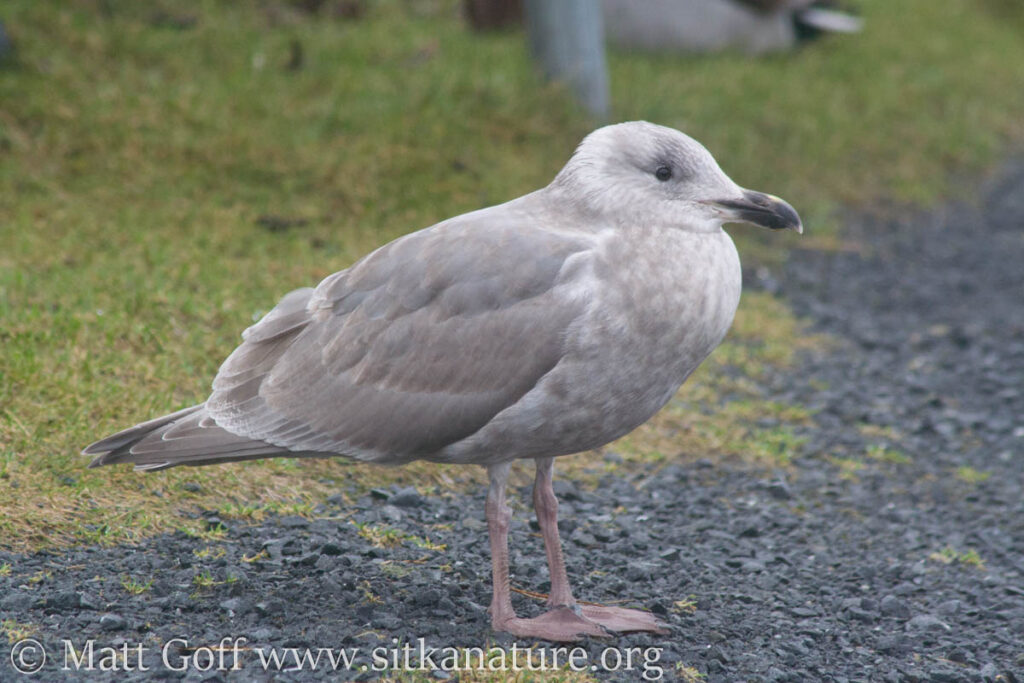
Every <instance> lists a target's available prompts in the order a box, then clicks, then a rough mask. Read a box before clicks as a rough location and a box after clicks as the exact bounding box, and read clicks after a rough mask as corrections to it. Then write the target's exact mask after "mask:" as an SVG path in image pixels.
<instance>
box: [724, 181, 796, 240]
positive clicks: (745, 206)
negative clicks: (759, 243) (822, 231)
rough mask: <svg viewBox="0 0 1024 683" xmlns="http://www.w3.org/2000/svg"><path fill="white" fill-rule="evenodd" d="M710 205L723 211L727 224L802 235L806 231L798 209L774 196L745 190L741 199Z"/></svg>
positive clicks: (725, 200) (726, 200)
mask: <svg viewBox="0 0 1024 683" xmlns="http://www.w3.org/2000/svg"><path fill="white" fill-rule="evenodd" d="M708 204H711V205H713V206H716V207H718V208H720V209H722V210H723V211H722V217H723V218H725V221H726V222H732V221H737V222H742V223H753V224H754V225H760V226H762V227H765V228H771V229H772V230H782V229H784V228H789V229H790V230H796V231H797V232H798V233H801V234H803V231H804V226H803V224H802V223H801V222H800V216H799V215H797V212H796V209H794V208H793V207H792V206H790V205H789V204H787V203H786V202H785V201H783V200H781V199H779V198H778V197H776V196H774V195H770V194H764V193H763V192H754V191H753V190H743V195H742V197H741V198H740V199H719V200H715V201H711V202H708Z"/></svg>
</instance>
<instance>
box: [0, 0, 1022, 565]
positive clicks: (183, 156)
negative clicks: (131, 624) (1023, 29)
mask: <svg viewBox="0 0 1024 683" xmlns="http://www.w3.org/2000/svg"><path fill="white" fill-rule="evenodd" d="M458 4H459V3H458V2H456V0H442V1H441V2H437V3H430V4H429V6H428V5H424V6H423V7H421V8H420V9H418V10H416V11H413V10H411V9H410V8H409V6H408V4H407V3H402V2H398V1H397V0H381V1H380V2H375V3H372V6H371V8H370V10H369V12H368V13H367V15H366V16H365V17H364V18H363V19H361V20H359V21H355V22H343V21H334V20H328V19H326V18H320V19H313V18H310V17H308V16H306V15H304V14H301V13H297V12H293V11H292V10H290V9H288V7H287V4H286V3H275V2H269V3H261V4H259V5H250V4H247V3H232V2H226V1H218V0H206V1H204V2H196V3H195V4H194V5H192V6H191V7H192V8H191V9H190V10H189V11H190V12H194V13H195V14H196V16H197V21H196V23H195V25H194V26H193V27H192V28H187V29H185V30H172V29H169V28H167V27H166V26H161V25H159V23H158V22H154V21H152V11H151V8H149V6H148V5H146V4H145V3H136V2H129V1H128V0H105V1H104V2H99V1H98V0H83V2H78V3H63V4H61V3H40V2H36V1H35V0H10V1H9V2H8V3H6V4H5V7H4V22H5V27H6V29H7V30H8V31H9V32H10V34H11V36H12V38H13V40H14V42H15V43H16V45H17V47H18V52H17V54H18V57H17V61H16V62H15V63H14V64H12V65H9V66H5V67H3V70H2V71H0V216H2V220H0V244H3V249H2V251H0V348H2V349H3V350H2V352H0V547H4V548H19V549H24V548H35V547H43V546H51V545H59V544H63V543H74V542H78V543H97V544H110V543H123V542H132V541H137V540H139V539H141V538H143V537H145V536H148V535H151V534H154V533H158V532H163V531H167V530H170V529H182V530H185V531H187V532H188V533H191V534H193V535H196V536H198V537H200V538H203V539H204V540H212V541H215V540H216V533H215V532H213V533H211V532H209V530H206V529H204V528H203V527H202V521H201V520H194V519H191V518H190V517H189V516H188V515H187V514H183V512H188V511H189V510H191V509H194V508H200V507H201V508H204V509H218V510H221V511H222V513H223V514H231V511H233V512H234V514H236V515H237V516H239V517H251V518H258V516H259V515H262V514H265V512H267V511H278V510H285V509H289V507H291V508H293V509H302V508H306V509H310V510H311V509H312V506H313V505H315V504H316V503H317V502H318V501H320V500H322V499H323V498H324V497H325V496H326V495H328V494H330V493H334V492H336V491H337V490H338V489H339V488H342V489H348V488H350V487H351V488H352V489H354V490H364V489H366V488H369V487H371V486H381V485H383V486H387V485H389V484H392V483H397V484H401V485H409V484H410V483H412V482H415V483H416V484H417V485H418V486H421V487H423V488H424V489H426V490H430V489H440V490H444V491H458V490H459V489H460V488H463V487H466V486H470V485H482V484H483V482H484V478H483V476H482V475H481V473H480V472H478V471H477V470H476V468H462V469H459V468H445V467H435V466H427V465H414V466H412V467H410V468H406V469H404V470H393V469H381V468H375V467H349V466H346V465H345V464H344V463H341V462H336V461H303V462H297V461H293V460H274V461H266V462H260V463H243V464H238V465H225V466H219V467H216V468H209V469H198V470H187V469H180V470H171V471H168V472H162V473H159V474H157V475H149V476H140V475H137V474H135V473H133V472H131V471H130V470H129V469H127V468H116V469H111V468H105V469H102V470H86V469H85V468H84V465H85V464H86V463H85V460H84V459H83V458H82V457H80V456H79V455H78V451H79V449H80V448H81V447H82V446H84V445H85V444H87V443H89V442H91V441H92V440H94V439H96V438H98V437H101V436H104V435H106V434H109V433H111V432H113V431H115V430H117V429H119V428H122V427H125V426H128V425H131V424H133V423H134V422H136V421H139V420H143V419H147V418H149V417H152V416H155V415H158V414H161V413H163V412H167V411H169V410H173V409H176V408H179V407H182V406H184V405H188V404H191V403H194V402H197V401H200V400H202V399H203V398H204V397H205V396H206V394H207V391H208V388H209V382H210V379H211V378H212V377H213V375H214V373H215V371H216V369H217V366H218V364H219V363H220V361H221V360H222V359H223V358H224V357H225V356H226V355H227V354H228V353H229V352H230V350H231V349H232V348H233V347H234V346H235V345H236V343H237V341H238V334H239V332H240V330H242V329H243V328H244V327H246V326H247V325H248V324H250V323H251V322H252V321H253V319H254V318H255V317H258V316H259V315H260V313H262V312H264V311H266V310H267V309H268V308H270V307H271V306H272V305H273V304H274V302H275V301H276V300H277V298H278V297H279V296H280V295H281V294H283V293H285V292H287V291H289V290H290V289H293V288H295V287H300V286H306V285H310V284H313V283H315V282H317V281H318V280H319V279H320V278H322V277H324V276H325V275H327V274H329V273H330V272H333V271H335V270H338V269H340V268H343V267H345V266H347V265H348V264H350V263H351V262H352V261H353V260H355V259H356V258H358V257H360V256H361V255H363V254H365V253H367V252H368V251H369V250H371V249H372V248H374V247H375V246H377V245H379V244H381V243H383V242H385V241H387V240H389V239H392V238H394V237H397V236H398V235H400V234H403V233H405V232H408V231H410V230H413V229H417V228H420V227H423V226H425V225H429V224H431V223H433V222H435V221H437V220H439V219H442V218H446V217H448V216H451V215H454V214H456V213H460V212H463V211H467V210H471V209H475V208H479V207H481V206H484V205H488V204H492V203H496V202H500V201H504V200H506V199H509V198H511V197H515V196H518V195H520V194H522V193H524V192H526V191H529V190H532V189H535V188H536V187H539V186H541V185H543V184H544V183H546V182H548V181H549V180H550V178H551V177H552V176H553V174H554V173H555V172H556V171H557V170H558V168H559V167H560V166H561V164H562V163H564V161H565V159H566V158H567V157H568V155H569V153H570V152H571V150H572V149H573V147H574V146H575V144H576V143H577V142H578V140H579V139H580V138H581V137H582V135H584V134H585V133H586V132H588V131H589V130H590V129H591V128H592V127H593V124H592V123H591V122H589V121H587V120H586V118H585V117H584V116H583V115H581V114H580V112H579V111H578V110H577V109H576V108H575V107H574V105H573V104H572V103H571V102H570V101H569V99H568V98H567V97H566V96H565V93H564V92H563V91H562V90H561V89H560V88H558V87H555V86H546V85H543V84H541V83H540V81H539V79H538V77H537V75H536V72H535V70H534V69H533V67H532V65H531V64H530V62H529V59H528V57H527V51H526V48H525V43H524V41H523V39H522V36H521V35H518V34H516V33H508V34H498V35H474V34H471V33H469V32H468V31H466V30H465V29H464V27H463V26H462V24H461V23H460V21H459V20H458V18H457V16H458ZM1006 6H1007V5H1006V4H1005V3H1003V4H1000V3H999V2H996V1H995V0H993V1H990V2H988V3H981V2H972V1H971V0H949V2H945V3H941V4H937V3H933V2H929V1H928V0H903V1H902V2H899V3H893V2H887V1H886V0H865V2H863V9H864V13H865V15H866V19H867V24H866V27H867V28H866V30H865V32H864V33H863V34H861V35H859V36H855V37H846V38H836V39H829V40H823V41H819V42H817V43H814V44H811V45H809V46H807V47H806V48H805V49H802V50H800V51H798V52H795V53H793V54H791V55H786V56H781V57H774V58H770V59H762V60H757V61H749V60H747V59H743V58H741V57H739V56H736V55H725V56H720V57H709V58H682V57H658V56H640V55H631V54H619V53H613V54H612V55H611V56H610V64H611V76H612V85H613V92H614V99H615V102H616V107H615V114H614V116H615V118H616V119H628V118H646V119H650V120H654V121H657V122H660V123H665V124H668V125H674V126H678V127H681V128H683V129H684V130H686V131H687V132H689V133H691V134H693V135H694V136H695V137H697V138H698V139H700V140H701V141H703V142H704V143H705V144H707V146H708V147H709V148H710V149H711V150H712V151H713V152H714V153H715V155H716V157H717V158H718V159H719V161H720V162H721V163H722V166H723V168H725V169H726V170H727V171H728V172H729V173H730V174H731V175H732V176H733V177H734V178H735V179H736V180H737V181H738V182H740V183H741V184H743V185H746V186H749V187H753V188H757V189H761V190H765V191H770V192H773V193H775V194H779V195H781V196H784V197H785V198H786V199H787V200H789V201H791V202H792V203H793V204H794V205H795V206H797V207H799V209H800V210H801V213H802V214H803V215H804V218H805V223H806V225H807V227H808V236H807V238H805V239H804V240H803V241H798V238H796V236H779V235H768V234H766V232H764V231H762V232H757V231H755V230H752V229H745V228H738V229H736V230H734V231H733V233H734V234H735V235H736V237H737V241H738V242H740V251H741V252H742V253H743V256H744V260H745V262H746V263H748V264H750V263H753V262H757V261H761V262H769V261H777V260H778V259H779V258H781V255H783V254H784V253H785V249H787V248H789V247H790V246H792V245H796V244H800V245H803V246H806V245H808V244H811V242H809V241H808V239H811V240H817V241H816V242H814V244H815V246H818V247H827V248H847V246H848V245H844V244H843V243H842V241H841V240H839V239H838V238H837V237H836V235H835V231H834V227H835V221H834V219H833V218H832V213H833V211H834V207H835V206H837V205H838V203H840V202H847V201H854V202H867V201H871V200H874V199H875V198H877V197H879V196H889V197H896V198H897V199H901V200H906V199H909V200H929V199H933V198H935V197H937V196H939V195H940V194H941V193H943V192H945V191H947V190H948V189H949V188H950V187H951V185H950V183H949V182H948V179H949V178H950V177H951V176H950V170H951V169H956V170H959V171H963V170H967V171H970V170H977V169H980V168H981V167H983V166H984V165H985V164H987V163H989V162H991V161H992V160H993V159H995V158H996V156H997V155H998V154H1000V153H1002V151H1003V150H1004V149H1005V148H1006V147H1007V145H1017V144H1019V143H1020V141H1021V140H1022V139H1024V116H1022V115H1021V114H1022V112H1024V90H1022V89H1021V88H1020V87H1019V76H1018V74H1017V71H1018V69H1017V68H1016V67H1017V65H1019V64H1020V63H1022V62H1024V44H1022V43H1021V41H1020V40H1019V34H1020V23H1019V17H1020V14H1019V12H1018V13H1014V12H1011V11H1007V10H1006V9H1005V8H1006ZM293 41H297V42H298V43H300V44H301V45H302V48H303V55H304V56H305V58H304V60H303V64H302V66H301V68H300V69H294V70H290V69H288V68H286V65H287V63H288V59H289V53H290V50H291V47H290V46H291V44H292V43H293ZM854 247H855V245H854ZM801 330H802V328H801V325H800V321H797V320H795V319H793V317H792V316H791V315H790V314H789V313H788V311H786V310H785V307H784V306H783V305H782V304H781V303H779V302H777V301H775V300H774V299H772V298H771V297H767V296H764V295H756V296H749V295H748V296H745V297H744V301H743V303H742V305H741V310H740V312H739V314H738V316H737V321H736V327H735V329H734V330H733V332H732V334H731V335H730V337H729V339H728V341H727V343H726V344H725V345H724V346H723V348H721V349H719V351H718V352H716V354H714V356H713V357H712V359H711V360H710V361H709V362H708V363H706V364H705V366H704V367H702V368H701V369H700V370H699V371H698V372H697V373H696V374H695V376H694V377H693V378H692V379H691V381H690V383H689V385H688V386H687V387H686V388H684V390H683V393H682V394H681V395H680V398H679V399H678V401H674V402H673V404H672V406H670V407H669V409H668V410H667V411H665V412H664V413H663V414H662V415H660V416H659V417H658V418H657V419H656V420H655V421H654V422H653V423H652V424H650V425H648V426H645V427H644V428H643V429H642V430H641V431H640V432H638V433H636V434H634V435H632V436H631V437H629V441H627V442H625V445H624V446H621V445H617V446H616V448H619V447H620V446H621V447H622V448H623V449H624V450H630V449H631V450H632V452H633V453H635V454H636V455H635V457H637V458H643V457H650V458H657V457H660V458H662V459H667V458H674V457H677V454H678V453H679V452H680V451H681V450H682V449H685V450H686V451H687V452H688V453H689V452H692V453H701V454H706V455H716V456H717V455H718V454H723V453H724V454H729V453H738V454H742V453H747V454H748V455H747V456H746V457H751V458H753V459H754V460H756V461H763V462H765V463H784V462H785V460H786V457H787V455H786V454H787V453H790V452H792V451H793V450H794V449H796V448H798V447H799V439H797V438H796V436H795V431H794V425H796V424H799V422H800V421H801V420H802V419H803V417H801V416H800V415H798V414H792V413H787V412H786V411H787V410H789V408H788V407H781V408H780V407H777V406H775V407H773V406H771V405H769V403H768V401H767V400H766V398H765V397H763V396H760V395H759V394H758V393H757V391H756V390H755V389H754V388H753V387H752V385H751V382H750V379H751V378H753V379H756V378H757V377H758V376H759V373H760V372H763V367H764V366H765V364H785V363H786V362H787V359H789V358H791V355H792V353H793V350H794V349H799V348H801V345H807V344H813V343H815V342H814V341H813V340H808V339H807V338H806V337H805V336H804V335H803V333H802V331H801ZM719 406H720V407H721V410H718V407H719ZM730 406H731V407H730ZM710 407H715V409H714V410H709V408H710ZM765 411H767V413H768V414H769V415H770V416H769V417H768V418H762V417H760V416H763V415H765ZM765 419H768V420H775V423H774V424H772V425H769V424H767V423H766V422H765ZM657 454H660V456H659V455H657ZM586 460H587V459H583V458H579V459H571V462H570V463H569V464H568V468H569V469H570V471H575V470H577V469H580V468H581V467H582V465H579V464H576V463H577V462H584V461H586Z"/></svg>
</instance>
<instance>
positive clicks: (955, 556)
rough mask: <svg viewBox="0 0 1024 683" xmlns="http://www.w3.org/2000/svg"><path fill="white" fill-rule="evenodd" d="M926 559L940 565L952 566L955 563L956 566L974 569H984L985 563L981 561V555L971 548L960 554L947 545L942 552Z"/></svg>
mask: <svg viewBox="0 0 1024 683" xmlns="http://www.w3.org/2000/svg"><path fill="white" fill-rule="evenodd" d="M928 559H929V560H933V561H935V562H939V563H941V564H953V563H954V562H956V563H958V564H963V565H967V566H969V567H974V568H975V569H984V568H985V561H984V560H982V559H981V555H979V554H978V551H977V550H974V549H973V548H969V549H967V550H965V551H962V552H961V551H959V550H957V549H956V548H954V547H952V546H948V545H947V546H946V547H945V548H943V549H942V550H939V551H937V552H934V553H932V554H931V555H929V556H928Z"/></svg>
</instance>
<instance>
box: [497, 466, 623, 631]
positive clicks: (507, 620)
mask: <svg viewBox="0 0 1024 683" xmlns="http://www.w3.org/2000/svg"><path fill="white" fill-rule="evenodd" d="M510 466H511V465H510V463H502V464H499V465H492V466H490V467H488V468H487V474H488V476H489V477H490V480H491V486H490V488H489V489H488V491H487V505H486V512H487V531H488V533H489V535H490V539H491V570H492V572H493V582H494V595H493V596H492V598H491V608H490V610H489V611H490V613H491V627H492V628H493V629H494V630H495V631H504V632H506V633H511V634H512V635H514V636H519V637H522V638H543V639H545V640H555V641H569V640H578V639H579V638H580V637H581V636H584V635H592V636H606V635H608V634H607V632H606V631H605V630H604V629H603V628H601V626H599V625H598V624H595V623H594V622H592V621H590V620H588V619H585V618H583V617H581V616H580V615H578V614H576V613H575V612H573V611H572V610H571V609H569V608H568V607H561V608H558V609H553V610H551V611H549V612H546V613H544V614H542V615H540V616H539V617H535V618H533V619H520V618H519V617H517V616H516V613H515V610H513V609H512V591H511V588H510V586H509V578H508V527H509V522H510V521H511V519H512V510H510V509H509V507H508V504H507V503H506V502H505V488H506V484H507V482H508V472H509V468H510ZM563 573H564V572H563Z"/></svg>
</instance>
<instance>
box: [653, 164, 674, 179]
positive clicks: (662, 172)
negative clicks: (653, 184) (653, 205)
mask: <svg viewBox="0 0 1024 683" xmlns="http://www.w3.org/2000/svg"><path fill="white" fill-rule="evenodd" d="M654 177H655V178H657V179H658V180H660V181H661V182H665V181H666V180H668V179H670V178H671V177H672V169H671V168H669V167H668V166H659V167H658V170H657V171H655V172H654Z"/></svg>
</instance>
